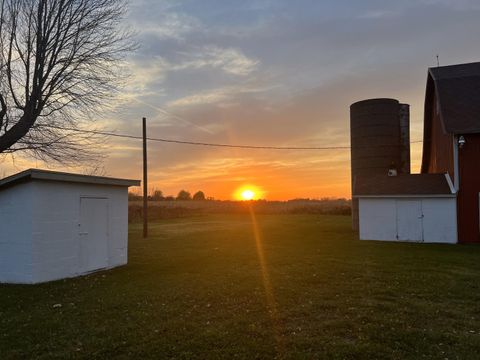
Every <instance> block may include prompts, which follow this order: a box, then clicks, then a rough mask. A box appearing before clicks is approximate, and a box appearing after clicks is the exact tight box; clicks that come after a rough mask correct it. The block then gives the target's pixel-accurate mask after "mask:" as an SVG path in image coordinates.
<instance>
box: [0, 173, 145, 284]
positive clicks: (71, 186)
mask: <svg viewBox="0 0 480 360" xmlns="http://www.w3.org/2000/svg"><path fill="white" fill-rule="evenodd" d="M138 185H140V181H138V180H125V179H114V178H106V177H98V176H85V175H77V174H68V173H60V172H52V171H45V170H37V169H31V170H27V171H24V172H21V173H19V174H16V175H13V176H10V177H8V178H5V179H2V180H0V282H3V283H27V284H34V283H40V282H45V281H51V280H58V279H63V278H67V277H74V276H78V275H82V274H87V273H90V272H92V271H96V270H100V269H109V268H113V267H116V266H120V265H124V264H126V263H127V252H128V187H129V186H138Z"/></svg>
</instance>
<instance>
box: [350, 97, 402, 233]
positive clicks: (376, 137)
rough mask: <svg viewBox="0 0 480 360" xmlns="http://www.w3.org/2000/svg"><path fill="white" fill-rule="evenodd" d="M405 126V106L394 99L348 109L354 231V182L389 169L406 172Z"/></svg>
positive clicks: (353, 105) (355, 224)
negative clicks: (392, 167)
mask: <svg viewBox="0 0 480 360" xmlns="http://www.w3.org/2000/svg"><path fill="white" fill-rule="evenodd" d="M401 119H402V121H401ZM408 123H409V120H408V107H406V106H405V105H404V104H400V103H399V102H398V100H395V99H370V100H363V101H359V102H356V103H354V104H352V105H351V106H350V140H351V172H352V218H353V219H352V220H353V229H354V230H358V199H356V198H354V197H353V196H354V195H355V194H354V193H353V192H354V182H355V179H356V178H359V177H362V178H363V179H365V178H368V177H371V176H375V175H386V174H387V172H388V169H389V168H390V167H391V166H395V168H396V169H397V171H398V173H409V171H410V170H409V169H410V147H409V144H408V141H409V138H408V137H407V136H406V132H408V130H409V129H408V127H407V128H405V126H406V124H407V126H408ZM400 124H402V126H401V125H400ZM402 135H403V136H402ZM407 147H408V149H407ZM407 152H408V157H407ZM407 161H408V165H407V164H406V162H407ZM407 169H408V170H407Z"/></svg>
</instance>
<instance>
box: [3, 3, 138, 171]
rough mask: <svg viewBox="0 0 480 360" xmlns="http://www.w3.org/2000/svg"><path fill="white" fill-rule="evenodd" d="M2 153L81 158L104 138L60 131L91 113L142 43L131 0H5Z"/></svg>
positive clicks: (108, 96) (104, 99) (111, 90)
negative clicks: (133, 27)
mask: <svg viewBox="0 0 480 360" xmlns="http://www.w3.org/2000/svg"><path fill="white" fill-rule="evenodd" d="M0 3H1V6H0V46H1V47H0V154H1V153H15V152H18V151H26V152H28V154H29V155H32V156H34V157H36V158H40V159H43V160H54V161H59V162H63V163H66V162H79V161H84V160H88V158H89V157H90V156H92V153H93V152H94V151H92V149H94V148H95V147H97V146H98V145H99V140H100V143H101V142H102V139H97V138H95V137H92V135H91V134H90V135H86V134H83V135H81V136H80V135H79V134H78V133H75V132H71V131H65V130H61V129H59V127H61V126H59V125H63V127H65V125H68V127H69V128H77V127H79V126H80V125H82V123H83V122H85V121H88V119H91V115H92V114H95V113H96V112H98V111H100V110H101V109H102V108H103V107H104V106H105V105H108V103H109V100H110V99H111V98H112V97H113V95H112V94H113V93H114V92H115V90H116V87H117V85H118V80H119V79H118V65H119V62H120V61H122V60H123V58H124V56H125V54H126V53H127V52H129V51H131V50H133V49H134V45H133V42H132V37H131V34H130V33H129V32H128V31H126V30H125V29H124V27H122V20H123V17H124V14H125V9H126V3H125V0H0Z"/></svg>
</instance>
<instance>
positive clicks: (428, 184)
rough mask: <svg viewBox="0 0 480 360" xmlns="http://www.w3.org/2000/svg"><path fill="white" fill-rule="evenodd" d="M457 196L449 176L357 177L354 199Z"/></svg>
mask: <svg viewBox="0 0 480 360" xmlns="http://www.w3.org/2000/svg"><path fill="white" fill-rule="evenodd" d="M392 196H393V197H395V196H442V197H443V196H455V190H454V188H453V185H452V182H451V180H450V176H449V175H448V174H409V175H398V176H387V175H380V176H369V177H356V178H355V183H354V197H392Z"/></svg>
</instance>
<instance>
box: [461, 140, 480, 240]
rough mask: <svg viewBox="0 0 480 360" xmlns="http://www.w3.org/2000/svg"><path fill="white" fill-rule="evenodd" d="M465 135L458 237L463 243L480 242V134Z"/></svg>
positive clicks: (462, 153)
mask: <svg viewBox="0 0 480 360" xmlns="http://www.w3.org/2000/svg"><path fill="white" fill-rule="evenodd" d="M464 137H465V140H466V144H465V146H464V147H463V148H462V149H459V151H458V163H459V173H460V190H459V193H458V238H459V241H460V242H461V243H480V230H479V229H480V224H479V217H480V214H479V193H480V134H471V135H464Z"/></svg>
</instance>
